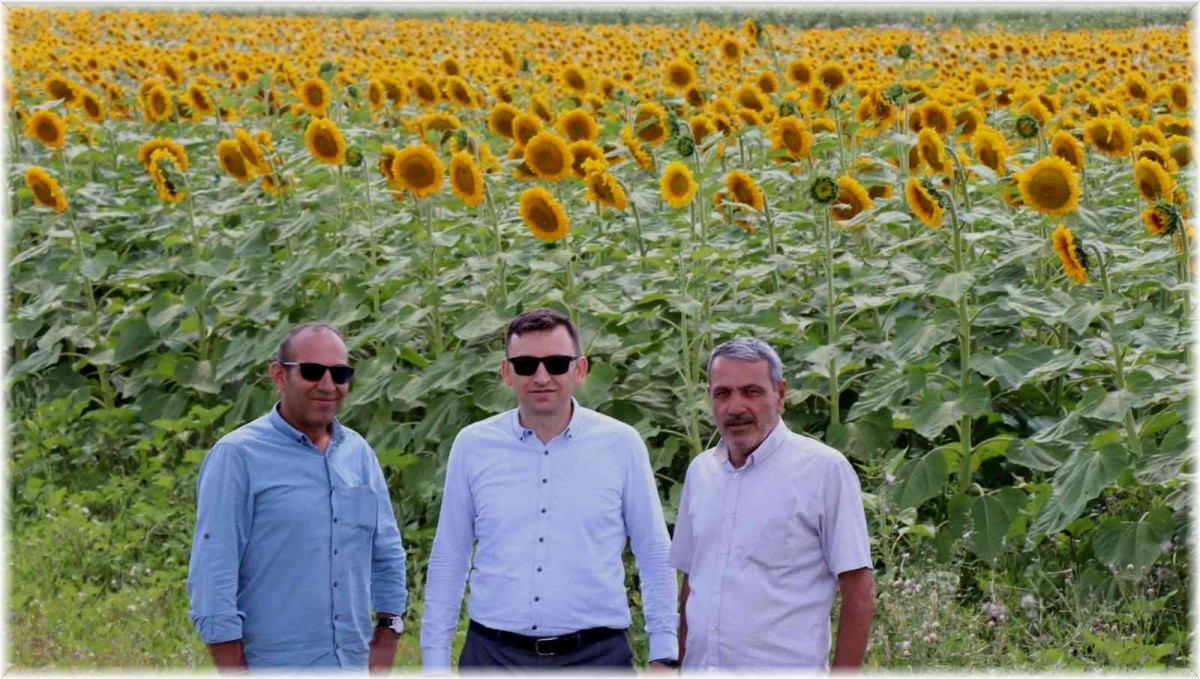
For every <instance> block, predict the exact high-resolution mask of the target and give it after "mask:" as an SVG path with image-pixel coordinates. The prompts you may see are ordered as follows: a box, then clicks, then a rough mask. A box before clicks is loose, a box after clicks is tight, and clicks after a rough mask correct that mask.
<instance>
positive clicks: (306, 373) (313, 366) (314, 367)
mask: <svg viewBox="0 0 1200 679" xmlns="http://www.w3.org/2000/svg"><path fill="white" fill-rule="evenodd" d="M280 365H282V366H284V367H286V368H291V367H293V366H297V365H298V366H300V377H303V378H304V379H306V380H308V381H309V382H320V381H321V378H322V377H324V376H325V371H326V370H328V371H329V378H330V379H332V380H333V383H334V384H346V383H347V382H349V381H350V378H351V377H354V368H351V367H350V366H348V365H323V364H321V363H296V362H293V361H286V362H281V363H280Z"/></svg>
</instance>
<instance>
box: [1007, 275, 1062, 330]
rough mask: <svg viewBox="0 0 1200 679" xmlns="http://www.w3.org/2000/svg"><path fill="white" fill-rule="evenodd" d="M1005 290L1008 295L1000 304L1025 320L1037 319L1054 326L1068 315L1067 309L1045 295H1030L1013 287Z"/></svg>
mask: <svg viewBox="0 0 1200 679" xmlns="http://www.w3.org/2000/svg"><path fill="white" fill-rule="evenodd" d="M1004 290H1005V293H1006V294H1005V296H1004V297H1002V298H1000V300H999V302H998V304H999V305H1000V306H1001V307H1004V308H1008V309H1012V310H1013V311H1016V312H1017V313H1019V314H1021V315H1022V316H1024V317H1025V318H1036V319H1038V320H1041V321H1042V322H1044V323H1047V324H1049V325H1054V324H1055V323H1057V322H1059V321H1061V320H1062V318H1063V316H1065V315H1066V313H1067V307H1065V306H1064V305H1062V304H1061V303H1059V302H1058V301H1056V300H1054V299H1051V298H1050V297H1047V296H1045V295H1037V294H1029V293H1026V292H1025V291H1024V290H1021V289H1018V288H1015V287H1013V286H1011V285H1006V286H1005V287H1004Z"/></svg>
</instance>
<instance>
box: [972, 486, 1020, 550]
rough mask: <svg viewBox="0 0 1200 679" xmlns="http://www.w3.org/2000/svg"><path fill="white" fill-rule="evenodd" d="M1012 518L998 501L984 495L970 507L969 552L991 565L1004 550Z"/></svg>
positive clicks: (1005, 507) (1006, 508)
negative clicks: (1005, 538)
mask: <svg viewBox="0 0 1200 679" xmlns="http://www.w3.org/2000/svg"><path fill="white" fill-rule="evenodd" d="M1012 520H1013V516H1012V514H1010V513H1009V509H1008V507H1007V506H1005V504H1004V503H1003V502H1001V501H1000V500H999V499H997V498H994V497H992V496H990V495H984V496H983V497H979V498H976V499H975V503H974V504H973V505H972V506H971V528H972V530H971V551H972V552H973V553H974V554H975V556H977V557H979V559H980V560H981V561H984V562H986V563H989V564H990V563H991V562H993V561H995V560H996V556H997V555H999V554H1000V552H1001V551H1003V550H1004V536H1005V534H1007V533H1008V526H1009V524H1011V523H1012Z"/></svg>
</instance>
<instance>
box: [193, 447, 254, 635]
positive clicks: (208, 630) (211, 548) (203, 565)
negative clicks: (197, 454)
mask: <svg viewBox="0 0 1200 679" xmlns="http://www.w3.org/2000/svg"><path fill="white" fill-rule="evenodd" d="M196 496H197V499H196V533H195V536H194V538H193V540H192V555H191V560H190V563H189V564H188V580H187V587H188V595H189V597H190V599H191V608H190V610H189V611H188V617H189V618H191V620H192V623H193V624H194V625H195V626H196V630H197V631H198V632H199V633H200V639H201V640H202V641H203V642H204V643H206V644H217V643H221V642H225V641H234V640H236V639H241V638H242V617H243V615H242V613H241V612H240V611H238V607H237V594H238V568H239V565H240V564H241V560H242V553H243V552H244V550H245V548H246V542H247V539H248V537H249V534H250V525H251V521H252V513H251V511H250V507H251V500H250V493H249V479H248V477H247V472H246V463H245V459H243V457H242V453H241V451H240V450H238V449H237V448H236V447H234V446H230V445H224V444H217V445H216V446H214V447H213V448H212V450H210V451H209V452H208V455H206V456H205V458H204V462H203V463H202V464H201V465H200V475H199V478H198V480H197V482H196Z"/></svg>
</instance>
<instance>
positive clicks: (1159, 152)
mask: <svg viewBox="0 0 1200 679" xmlns="http://www.w3.org/2000/svg"><path fill="white" fill-rule="evenodd" d="M1133 158H1134V162H1136V161H1138V160H1141V159H1142V158H1148V159H1150V160H1153V161H1154V162H1156V163H1158V164H1159V165H1161V166H1162V168H1163V169H1164V170H1166V171H1167V172H1168V173H1173V172H1177V171H1179V164H1178V163H1176V162H1175V159H1174V158H1172V157H1171V154H1170V153H1169V152H1168V151H1167V149H1165V148H1163V147H1162V146H1159V145H1157V144H1142V145H1140V146H1137V147H1136V148H1134V149H1133Z"/></svg>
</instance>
